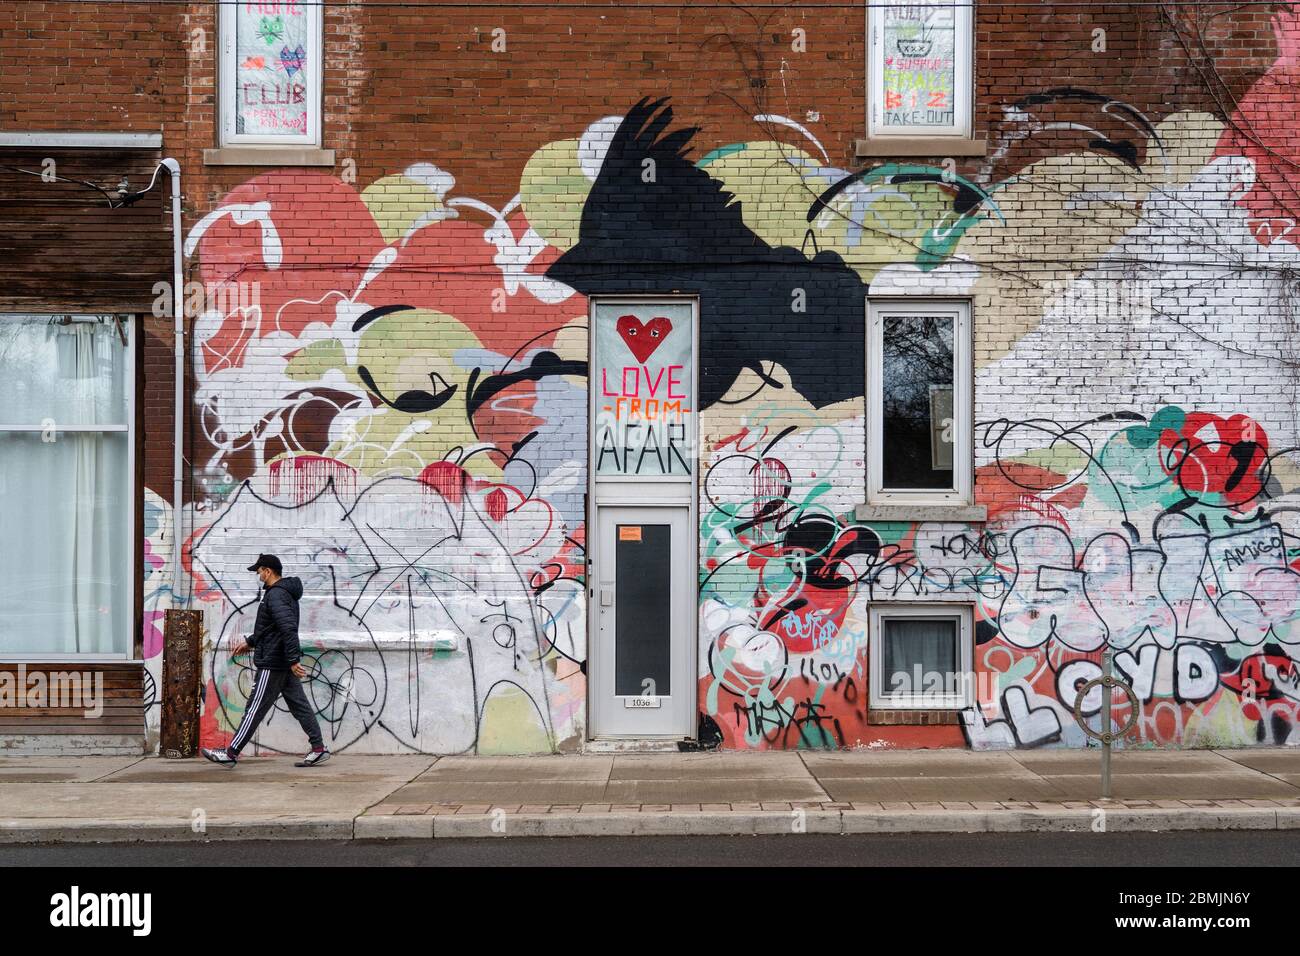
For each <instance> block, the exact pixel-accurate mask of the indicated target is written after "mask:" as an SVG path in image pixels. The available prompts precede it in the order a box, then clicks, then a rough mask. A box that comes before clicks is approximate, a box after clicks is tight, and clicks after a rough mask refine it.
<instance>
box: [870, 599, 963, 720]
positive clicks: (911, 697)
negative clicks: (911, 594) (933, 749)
mask: <svg viewBox="0 0 1300 956" xmlns="http://www.w3.org/2000/svg"><path fill="white" fill-rule="evenodd" d="M974 611H975V609H974V607H973V606H972V605H970V604H913V603H907V604H875V605H872V606H871V607H870V609H869V611H868V615H867V641H868V644H867V656H868V670H869V675H868V682H869V692H868V702H869V705H870V708H871V709H872V710H953V711H960V710H966V709H967V708H970V707H974V706H975V624H974V616H975V614H974ZM891 618H927V619H934V618H939V619H953V620H956V621H957V666H958V667H959V668H960V669H961V678H960V679H959V682H958V684H959V686H958V690H957V693H955V694H946V693H945V694H927V693H926V692H925V691H924V690H922V691H919V692H915V693H908V694H894V693H890V692H887V691H886V690H885V686H884V672H883V671H882V669H881V668H882V666H883V661H884V654H883V653H882V650H881V640H882V638H883V636H884V623H883V622H884V621H885V620H887V619H891Z"/></svg>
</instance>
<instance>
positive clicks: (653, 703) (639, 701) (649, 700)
mask: <svg viewBox="0 0 1300 956" xmlns="http://www.w3.org/2000/svg"><path fill="white" fill-rule="evenodd" d="M661 701H662V698H659V697H645V696H637V697H624V698H623V706H624V707H632V708H637V707H658V706H659V705H660V703H661Z"/></svg>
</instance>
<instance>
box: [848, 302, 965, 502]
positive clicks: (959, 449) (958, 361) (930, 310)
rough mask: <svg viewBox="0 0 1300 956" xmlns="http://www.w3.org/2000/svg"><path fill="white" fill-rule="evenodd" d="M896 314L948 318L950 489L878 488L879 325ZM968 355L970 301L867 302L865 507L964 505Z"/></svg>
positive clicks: (881, 444) (880, 426) (881, 352)
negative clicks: (950, 322) (950, 324)
mask: <svg viewBox="0 0 1300 956" xmlns="http://www.w3.org/2000/svg"><path fill="white" fill-rule="evenodd" d="M896 315H951V316H953V318H954V320H955V321H954V323H953V357H952V368H953V383H952V417H953V449H952V480H953V487H952V488H951V489H949V490H944V489H920V490H911V489H891V488H886V487H885V486H884V456H885V455H886V454H887V453H888V452H887V451H886V450H885V448H884V354H885V353H884V349H885V341H884V329H885V325H884V320H885V318H887V317H890V316H896ZM973 370H974V352H973V350H972V344H971V315H970V302H969V301H966V300H959V299H926V298H919V297H915V296H913V297H910V298H908V299H907V300H884V299H875V300H869V301H868V302H867V423H866V427H867V503H868V504H870V505H918V506H923V505H969V504H971V503H972V499H971V496H972V494H973V488H974V471H975V467H974V466H975V461H974V459H975V449H974V444H973V432H974V422H973V420H972V419H973V415H974V396H973V395H972V391H973V384H972V382H973V377H974V376H973Z"/></svg>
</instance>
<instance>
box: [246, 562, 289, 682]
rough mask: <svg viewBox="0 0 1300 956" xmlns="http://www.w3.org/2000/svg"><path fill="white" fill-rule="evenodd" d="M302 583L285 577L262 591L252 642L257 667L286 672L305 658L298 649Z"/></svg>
mask: <svg viewBox="0 0 1300 956" xmlns="http://www.w3.org/2000/svg"><path fill="white" fill-rule="evenodd" d="M301 597H302V582H301V581H300V580H298V579H297V578H281V579H280V580H278V581H276V582H275V583H274V584H272V585H271V586H270V587H269V588H266V589H265V590H264V591H263V592H262V601H261V603H260V604H258V606H257V620H256V621H255V622H254V623H253V635H252V637H250V638H249V639H248V643H249V644H250V645H251V646H252V648H253V664H254V666H256V667H266V668H270V669H272V670H286V669H288V668H289V667H292V666H293V665H294V664H296V663H298V661H299V660H300V659H301V658H302V649H301V648H299V646H298V599H299V598H301Z"/></svg>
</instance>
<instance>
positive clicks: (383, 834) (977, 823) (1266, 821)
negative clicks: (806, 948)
mask: <svg viewBox="0 0 1300 956" xmlns="http://www.w3.org/2000/svg"><path fill="white" fill-rule="evenodd" d="M1103 825H1104V830H1105V832H1132V831H1137V830H1145V831H1171V830H1290V829H1300V807H1283V808H1272V809H1270V808H1262V807H1261V808H1256V807H1241V808H1237V807H1206V808H1188V809H1173V808H1131V807H1130V808H1115V809H1107V810H1106V811H1105V814H1104V816H1099V815H1098V811H1097V809H1086V808H1069V809H1060V810H1056V809H1051V810H1048V809H1027V810H893V811H891V810H885V811H876V810H805V811H797V810H764V811H753V812H749V811H745V812H740V811H729V812H710V811H687V812H667V813H648V812H605V813H509V812H506V811H501V812H497V813H491V812H489V813H445V814H391V815H390V814H376V815H373V816H367V815H364V814H363V815H361V816H358V817H356V818H352V817H336V818H329V819H319V820H264V821H240V822H220V821H209V822H208V824H207V827H206V829H205V830H204V831H203V832H201V833H196V832H195V831H194V830H193V829H192V827H191V825H190V823H189V821H180V820H171V821H161V822H160V821H158V820H113V821H107V820H78V819H49V820H12V819H11V820H0V845H4V844H19V843H162V842H167V843H203V842H208V841H217V840H222V841H225V840H354V839H355V840H429V839H466V838H482V837H583V836H620V837H624V836H750V835H761V834H773V835H786V834H794V835H798V834H802V833H822V834H863V833H1035V832H1036V833H1070V832H1075V833H1078V832H1087V831H1092V830H1094V828H1096V827H1100V826H1103ZM1097 832H1101V831H1100V830H1098V831H1097Z"/></svg>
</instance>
